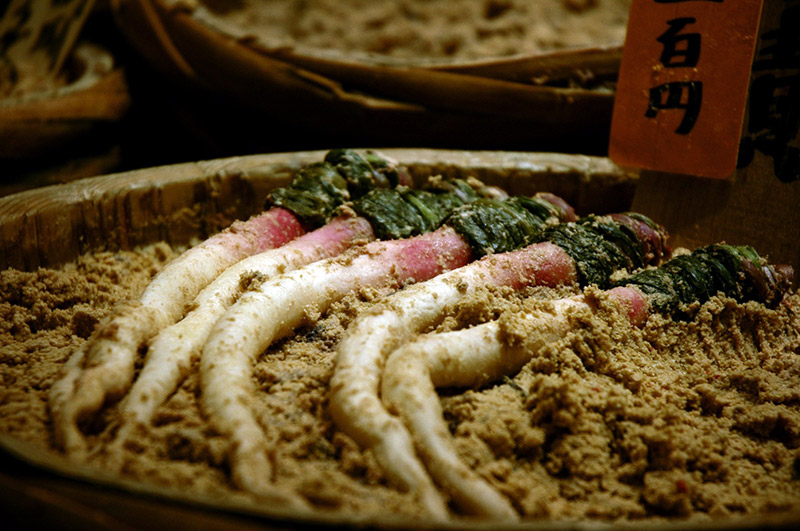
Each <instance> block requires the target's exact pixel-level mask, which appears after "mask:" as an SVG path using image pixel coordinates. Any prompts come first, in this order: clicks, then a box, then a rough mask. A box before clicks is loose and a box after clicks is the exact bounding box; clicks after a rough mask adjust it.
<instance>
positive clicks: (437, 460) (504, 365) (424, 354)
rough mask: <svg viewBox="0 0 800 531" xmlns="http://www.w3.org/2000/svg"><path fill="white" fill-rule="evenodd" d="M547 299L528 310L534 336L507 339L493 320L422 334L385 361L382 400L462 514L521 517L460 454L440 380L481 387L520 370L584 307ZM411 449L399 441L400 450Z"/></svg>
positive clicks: (448, 384) (451, 384) (575, 302)
mask: <svg viewBox="0 0 800 531" xmlns="http://www.w3.org/2000/svg"><path fill="white" fill-rule="evenodd" d="M550 304H551V306H552V309H551V310H550V311H544V312H542V313H541V314H526V315H525V317H524V320H525V322H526V325H528V326H529V327H530V330H532V333H533V336H534V339H533V340H525V341H524V342H523V344H522V345H519V344H517V343H516V342H510V343H509V342H507V341H505V340H504V338H503V334H502V331H501V326H500V324H499V323H498V322H497V321H493V322H489V323H485V324H481V325H478V326H475V327H472V328H468V329H464V330H458V331H454V332H445V333H439V334H427V335H423V336H420V337H419V338H418V339H417V340H415V341H413V342H411V343H408V344H406V345H404V346H402V347H400V348H399V349H397V350H396V351H394V352H393V353H392V354H391V356H389V359H388V360H387V362H386V367H385V369H384V373H383V382H382V397H383V400H384V403H385V404H386V406H387V408H388V409H389V410H390V411H392V412H393V413H396V414H398V415H399V416H400V417H401V418H402V419H403V421H404V423H405V425H406V426H407V428H408V429H409V430H410V432H411V436H412V437H413V440H414V444H415V447H416V450H417V453H418V454H419V455H420V457H421V458H422V460H423V461H424V463H425V466H426V467H427V470H428V472H429V473H430V474H431V476H432V478H433V480H434V481H435V482H436V483H437V484H438V485H440V486H441V487H442V488H443V489H444V490H445V491H446V492H447V493H448V495H450V496H451V497H452V499H453V500H454V501H455V503H456V504H457V505H458V507H459V508H460V509H461V510H462V511H464V512H465V513H468V514H475V515H480V516H487V517H493V518H510V517H514V516H516V511H515V510H514V508H513V507H512V505H511V503H510V502H509V501H508V500H507V499H506V498H505V497H504V496H503V495H502V494H500V493H499V492H497V491H496V490H495V489H494V488H493V487H492V486H491V485H490V484H489V482H488V481H486V480H485V479H483V478H481V477H480V476H479V475H478V474H477V473H476V472H475V471H474V470H472V469H471V468H469V467H468V466H466V465H465V464H464V463H463V462H462V461H461V459H460V458H459V456H458V452H457V450H456V448H455V446H454V444H453V441H452V437H451V435H450V431H449V430H448V427H447V424H446V422H445V420H444V416H443V412H442V407H441V404H440V402H439V397H438V395H437V393H436V387H477V386H481V385H484V384H486V383H488V382H491V381H494V380H497V379H499V378H500V377H502V376H503V375H507V374H513V373H514V372H517V371H518V370H519V369H520V368H521V367H522V366H523V365H524V364H525V363H526V362H527V361H528V360H529V359H530V358H531V356H532V355H533V353H535V352H536V351H537V350H538V349H540V348H542V347H543V346H545V345H546V344H547V343H548V342H550V341H555V340H557V339H559V338H561V337H563V335H564V334H566V333H567V331H568V330H569V327H570V319H569V314H570V312H572V311H575V310H577V309H583V308H585V307H586V306H585V304H584V303H583V302H581V301H580V300H578V299H574V298H571V299H560V300H557V301H553V302H552V303H550ZM389 444H394V443H393V442H390V443H389ZM408 451H409V450H408V448H407V447H405V446H399V445H395V448H394V452H395V453H397V454H403V455H405V454H406V453H407V452H408ZM405 458H406V459H408V458H410V457H409V456H406V457H405Z"/></svg>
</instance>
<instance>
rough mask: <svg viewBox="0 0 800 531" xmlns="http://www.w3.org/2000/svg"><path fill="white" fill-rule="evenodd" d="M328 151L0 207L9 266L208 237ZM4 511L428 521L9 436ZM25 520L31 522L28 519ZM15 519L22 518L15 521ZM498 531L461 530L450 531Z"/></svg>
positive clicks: (518, 168) (461, 159)
mask: <svg viewBox="0 0 800 531" xmlns="http://www.w3.org/2000/svg"><path fill="white" fill-rule="evenodd" d="M381 151H382V152H383V153H385V154H387V155H389V156H391V157H394V158H396V159H397V160H399V161H400V162H401V163H402V164H404V165H406V166H407V167H408V168H409V170H410V171H411V173H412V175H413V176H414V178H415V180H417V181H421V180H422V179H424V178H425V177H426V176H428V175H432V174H434V175H435V174H442V175H449V176H461V177H466V176H475V177H477V178H480V179H482V180H484V181H485V182H487V183H489V184H495V185H499V186H502V187H504V188H505V189H506V190H507V191H508V192H510V193H512V194H529V193H532V192H534V191H536V190H549V191H552V192H554V193H557V194H560V195H562V196H563V197H564V198H565V199H567V200H568V201H570V202H572V203H573V205H575V206H576V208H577V210H578V211H579V212H581V213H586V212H589V211H592V212H597V213H602V212H609V211H620V210H624V209H626V208H628V207H629V205H630V203H631V200H632V197H633V193H634V190H635V188H636V184H637V179H638V176H637V175H636V174H633V173H629V172H626V171H624V170H622V169H621V168H619V167H617V166H615V165H614V164H612V163H611V162H610V161H609V160H608V159H605V158H598V157H590V156H583V155H564V154H548V153H508V152H503V153H501V152H470V151H447V150H431V149H424V150H419V149H390V150H381ZM322 156H323V152H321V151H320V152H298V153H286V154H270V155H256V156H248V157H237V158H229V159H220V160H212V161H203V162H197V163H188V164H180V165H173V166H166V167H158V168H152V169H144V170H136V171H131V172H126V173H119V174H114V175H108V176H102V177H95V178H89V179H84V180H80V181H75V182H72V183H67V184H63V185H58V186H50V187H45V188H39V189H35V190H29V191H26V192H23V193H19V194H16V195H13V196H8V197H5V198H0V268H7V267H15V268H19V269H26V270H31V269H35V268H37V267H39V266H53V265H57V264H60V263H63V262H66V261H70V260H73V259H74V258H76V257H77V256H78V255H79V254H80V253H84V252H88V251H95V250H103V249H108V250H115V249H119V248H131V247H134V246H137V245H144V244H148V243H153V242H156V241H159V240H166V241H169V242H171V243H182V242H187V241H189V240H190V239H192V238H202V237H205V236H207V235H208V234H209V233H211V232H214V231H216V230H218V229H220V228H221V227H223V226H225V225H227V224H228V223H229V222H230V221H231V220H232V219H234V218H244V217H246V216H248V215H250V214H253V213H255V212H257V211H259V210H260V209H261V208H262V201H263V197H264V196H265V194H266V193H267V192H268V191H269V190H270V189H272V188H274V187H276V186H280V185H284V184H285V183H286V182H287V181H288V180H289V179H290V177H291V175H292V174H293V172H294V171H295V170H296V169H297V168H298V167H300V166H302V165H304V164H307V163H309V162H312V161H317V160H320V158H321V157H322ZM0 464H2V467H0V469H2V471H3V472H0V485H1V486H2V487H3V488H4V491H5V492H6V493H7V494H8V495H7V496H4V497H3V500H4V502H2V503H0V507H4V508H6V509H7V510H9V511H12V513H11V514H12V515H14V514H21V515H22V517H23V518H24V521H26V522H30V521H36V522H47V523H53V524H55V523H57V525H58V526H74V527H86V526H91V528H95V529H97V528H99V529H112V528H117V526H119V525H121V523H124V524H125V525H126V526H131V527H133V528H139V527H143V528H144V527H147V528H166V527H168V526H170V527H171V526H172V525H174V522H175V521H177V520H178V519H180V520H181V521H183V522H186V523H188V524H189V525H193V526H198V527H202V528H210V527H212V526H213V527H225V528H226V529H252V528H253V527H254V526H255V525H258V526H259V528H264V526H266V528H272V526H275V527H276V528H277V527H278V526H280V527H281V528H284V527H286V526H310V525H348V526H349V525H369V526H373V527H379V528H380V527H390V528H398V527H403V526H413V527H419V526H420V522H406V521H397V520H396V519H394V518H391V517H387V519H385V520H380V521H373V520H370V521H369V522H364V521H361V520H360V519H359V517H358V516H357V515H352V516H351V517H350V519H349V520H342V519H334V518H332V517H330V516H319V517H316V516H313V517H309V516H308V515H296V514H292V513H290V512H287V511H286V510H285V509H281V508H271V507H268V506H264V505H256V504H254V503H246V502H235V501H221V500H219V499H212V498H210V497H201V496H196V495H188V494H186V493H184V492H182V491H180V490H177V489H166V488H162V487H155V486H152V485H149V484H143V483H137V482H132V481H130V480H124V479H121V478H119V477H118V476H114V475H111V474H108V473H104V472H102V471H99V470H97V469H93V468H89V467H86V466H84V465H80V464H76V463H74V462H70V461H68V460H67V459H65V458H64V457H62V456H61V455H59V454H56V453H53V452H51V451H49V450H47V449H44V448H39V447H37V446H36V445H31V444H28V443H25V442H23V441H20V440H17V439H13V438H11V437H9V436H8V435H3V434H0ZM26 511H27V512H26ZM12 521H13V520H12ZM798 522H800V515H798V514H788V515H787V514H778V515H771V516H770V515H766V516H761V517H758V518H749V519H745V520H737V521H736V529H763V528H765V527H780V528H783V527H785V528H786V529H789V528H791V525H792V524H796V523H798ZM570 525H571V524H569V523H564V522H557V523H553V522H545V521H528V522H523V523H520V524H518V525H516V526H515V527H514V528H515V529H521V530H531V531H536V530H539V531H543V530H557V529H567V528H573V527H570ZM574 525H575V526H577V527H575V528H580V529H629V527H627V526H626V525H624V524H620V525H619V526H615V525H612V524H608V523H591V522H581V523H576V524H574ZM648 525H649V526H650V527H649V528H652V529H657V530H658V529H664V530H666V529H679V530H680V529H686V530H688V529H701V528H702V529H721V528H722V527H720V525H719V524H713V525H712V524H709V525H708V526H703V525H700V524H697V523H686V522H684V523H675V522H669V523H663V524H658V523H649V524H648ZM465 526H466V528H469V529H480V530H488V529H495V528H496V527H495V526H494V525H493V524H482V523H480V522H477V521H476V522H467V521H460V522H456V523H453V524H452V525H445V524H443V525H442V526H441V527H442V528H447V529H463V528H465Z"/></svg>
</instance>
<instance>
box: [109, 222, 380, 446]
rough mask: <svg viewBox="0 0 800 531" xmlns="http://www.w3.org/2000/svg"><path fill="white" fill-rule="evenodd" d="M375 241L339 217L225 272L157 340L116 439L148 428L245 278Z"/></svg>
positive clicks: (361, 226) (360, 225) (264, 276)
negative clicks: (140, 425) (140, 428)
mask: <svg viewBox="0 0 800 531" xmlns="http://www.w3.org/2000/svg"><path fill="white" fill-rule="evenodd" d="M374 238H375V236H374V234H373V231H372V226H371V224H370V223H369V221H368V220H366V219H365V218H362V217H353V216H340V217H338V218H334V219H333V220H332V221H330V222H329V223H327V224H326V225H324V226H322V227H320V228H319V229H317V230H314V231H312V232H309V233H307V234H304V235H303V236H300V237H299V238H297V239H295V240H292V241H291V242H289V243H287V244H285V245H283V246H281V247H278V248H276V249H270V250H268V251H264V252H262V253H259V254H256V255H253V256H250V257H248V258H245V259H244V260H241V261H239V262H238V263H236V264H235V265H233V266H231V267H230V268H228V269H226V270H225V271H224V272H223V273H222V274H221V275H219V277H217V279H216V280H214V281H213V282H211V283H210V284H209V285H208V286H207V287H206V288H205V289H203V291H201V292H200V293H199V294H198V295H197V297H196V298H195V300H194V301H193V303H192V309H191V311H190V312H189V313H188V314H187V315H186V317H184V318H183V319H182V320H180V321H178V322H177V323H175V324H173V325H171V326H168V327H167V328H165V329H164V330H162V331H161V332H160V333H159V334H158V335H157V336H155V337H154V338H153V341H152V342H151V344H150V347H149V349H148V353H147V358H146V360H145V365H144V367H143V368H142V371H141V373H140V374H139V377H138V379H137V380H136V382H135V383H134V384H133V387H132V388H131V390H130V392H129V393H128V394H127V396H126V397H125V400H124V401H123V403H122V405H121V407H120V411H121V417H122V426H121V427H120V430H119V432H118V434H117V440H118V441H119V442H121V443H122V442H124V441H125V440H126V439H127V438H128V436H129V434H130V430H132V429H133V428H134V427H135V426H136V425H137V424H147V423H149V422H150V419H151V418H152V415H153V413H154V411H155V409H156V408H157V407H158V406H159V405H161V404H162V403H163V402H164V401H165V400H166V399H167V398H168V397H169V395H170V394H171V393H172V392H173V391H174V390H175V388H176V387H177V386H178V384H179V383H180V382H181V381H182V380H183V379H184V378H185V377H186V375H187V374H188V373H189V371H190V370H191V368H192V366H193V364H194V363H195V361H196V360H197V359H198V358H199V356H200V352H201V351H202V347H203V344H204V343H205V341H206V339H207V338H208V334H209V333H210V331H211V328H212V327H213V326H214V323H216V321H217V319H219V317H220V316H221V315H222V314H223V313H224V312H225V310H226V309H227V308H229V307H230V306H231V305H232V304H233V303H234V302H235V301H236V299H238V298H239V296H241V294H242V292H243V290H244V289H246V285H245V284H243V279H245V278H247V276H250V277H254V278H256V279H257V281H259V282H264V281H266V280H268V279H270V278H274V277H276V276H278V275H281V274H285V273H287V272H289V271H293V270H295V269H297V268H299V267H302V266H304V265H307V264H309V263H312V262H316V261H317V260H322V259H325V258H329V257H332V256H336V255H338V254H340V253H341V252H343V251H344V250H345V249H347V248H349V247H351V246H352V245H353V244H354V243H356V242H365V241H369V240H373V239H374Z"/></svg>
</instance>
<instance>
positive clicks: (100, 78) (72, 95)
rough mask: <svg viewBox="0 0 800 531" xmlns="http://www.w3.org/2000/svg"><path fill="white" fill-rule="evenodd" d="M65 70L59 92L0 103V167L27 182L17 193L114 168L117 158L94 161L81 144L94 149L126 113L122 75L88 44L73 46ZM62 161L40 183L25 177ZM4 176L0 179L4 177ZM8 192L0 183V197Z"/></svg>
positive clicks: (10, 188) (127, 104)
mask: <svg viewBox="0 0 800 531" xmlns="http://www.w3.org/2000/svg"><path fill="white" fill-rule="evenodd" d="M68 66H69V68H68V69H69V70H70V71H71V75H70V76H69V80H68V83H67V84H66V85H64V86H63V87H60V88H57V89H53V90H49V91H41V92H34V93H30V94H25V95H23V96H16V97H12V98H6V99H2V100H0V163H2V164H3V165H4V166H18V167H19V168H20V170H19V172H17V173H19V174H21V175H22V176H23V177H24V178H26V179H27V181H26V182H24V183H17V184H18V186H17V187H18V188H29V187H31V186H34V185H42V184H52V183H54V182H58V181H67V180H71V179H76V178H81V177H87V176H90V175H100V174H103V173H107V172H109V171H112V170H113V168H114V167H115V166H116V164H117V163H118V160H117V159H118V158H119V154H118V153H117V154H114V153H113V152H112V153H103V156H101V157H98V156H97V154H96V153H94V152H92V153H89V150H88V149H87V148H89V147H92V145H87V144H92V143H97V142H96V140H97V133H98V131H100V130H102V129H103V128H104V127H107V126H108V125H111V124H117V123H119V122H120V121H121V120H122V119H123V117H124V116H125V114H126V113H127V111H128V109H129V107H130V103H131V98H130V93H129V91H128V85H127V82H126V80H125V76H124V73H123V71H122V70H121V69H120V68H118V67H117V66H116V65H115V64H114V58H113V57H112V55H111V54H110V53H109V52H108V51H106V50H105V49H103V48H101V47H99V46H96V45H94V44H90V43H82V44H79V45H78V47H77V48H76V50H75V51H74V52H73V54H72V56H71V58H70V61H69V63H68ZM87 153H88V154H90V155H91V158H87ZM66 161H69V164H66V165H64V166H63V167H61V168H60V169H58V171H51V172H50V173H51V175H48V176H46V177H42V179H37V178H36V176H35V175H32V173H31V172H32V170H33V169H34V168H35V167H39V166H42V165H43V164H49V165H50V166H53V165H58V164H61V163H65V162H66ZM51 170H52V168H51ZM4 173H5V175H3V176H1V177H0V178H2V177H5V178H8V177H9V173H8V172H7V171H6V172H4ZM54 175H55V177H54ZM34 181H35V182H34ZM14 188H15V186H14V184H9V182H8V181H7V180H5V179H4V180H3V181H0V194H2V193H4V192H8V191H14Z"/></svg>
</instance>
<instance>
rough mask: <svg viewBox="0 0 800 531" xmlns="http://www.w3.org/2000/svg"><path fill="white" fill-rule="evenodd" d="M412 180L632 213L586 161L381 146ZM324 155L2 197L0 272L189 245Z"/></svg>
mask: <svg viewBox="0 0 800 531" xmlns="http://www.w3.org/2000/svg"><path fill="white" fill-rule="evenodd" d="M381 151H382V152H383V153H387V154H388V155H390V156H392V157H395V158H397V159H398V160H399V161H400V162H402V163H403V164H406V165H407V166H408V167H409V169H410V170H411V172H412V173H413V175H414V176H415V177H416V178H418V179H424V178H426V177H427V176H428V175H436V174H442V175H472V176H475V177H477V178H479V179H482V180H484V181H486V182H487V183H489V184H496V185H499V186H502V187H503V188H504V189H506V190H507V191H508V192H509V193H513V194H527V193H533V192H534V191H536V190H549V191H551V192H553V193H556V194H559V195H561V196H563V197H564V198H565V199H567V200H568V201H570V202H571V203H572V204H573V205H575V206H576V208H577V209H578V210H579V211H580V212H609V211H620V210H624V209H625V208H628V207H629V206H630V204H631V201H632V200H633V193H634V189H635V183H636V178H637V176H636V174H634V173H629V172H626V171H624V170H622V169H620V168H619V167H617V166H616V165H614V164H612V163H611V162H610V161H609V160H608V159H605V158H600V157H591V156H583V155H563V154H543V153H509V152H468V151H447V150H432V149H387V150H381ZM323 154H324V152H322V151H319V152H298V153H289V154H271V155H252V156H247V157H236V158H229V159H220V160H213V161H205V162H197V163H186V164H179V165H174V166H164V167H158V168H149V169H143V170H135V171H131V172H126V173H119V174H115V175H108V176H104V177H98V178H90V179H83V180H80V181H75V182H72V183H67V184H63V185H59V186H51V187H44V188H39V189H34V190H28V191H26V192H22V193H18V194H15V195H11V196H7V197H4V198H0V268H7V267H14V268H17V269H25V270H31V269H35V268H37V267H40V266H53V265H57V264H60V263H63V262H66V261H69V260H72V259H74V258H76V257H77V256H79V255H80V254H81V253H84V252H87V251H92V250H102V249H110V250H115V249H120V248H126V249H128V248H131V247H134V246H136V245H144V244H148V243H152V242H154V241H159V240H166V241H169V242H170V243H175V244H177V243H186V242H188V241H189V240H190V239H191V238H196V237H201V238H202V237H206V236H208V235H209V234H211V233H213V232H216V231H218V230H220V229H221V228H222V227H224V226H226V225H228V224H229V223H230V222H231V221H233V220H234V219H237V218H239V219H240V218H246V217H247V216H249V215H251V214H254V213H256V212H258V211H260V210H261V208H262V206H263V201H264V198H265V197H266V193H267V191H268V190H269V189H271V188H273V187H276V186H282V185H284V184H286V183H287V182H288V180H289V179H290V178H291V175H292V174H293V172H294V171H295V170H296V169H298V168H299V167H300V166H302V165H303V164H307V163H309V162H313V161H317V160H320V159H321V158H322V156H323Z"/></svg>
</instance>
